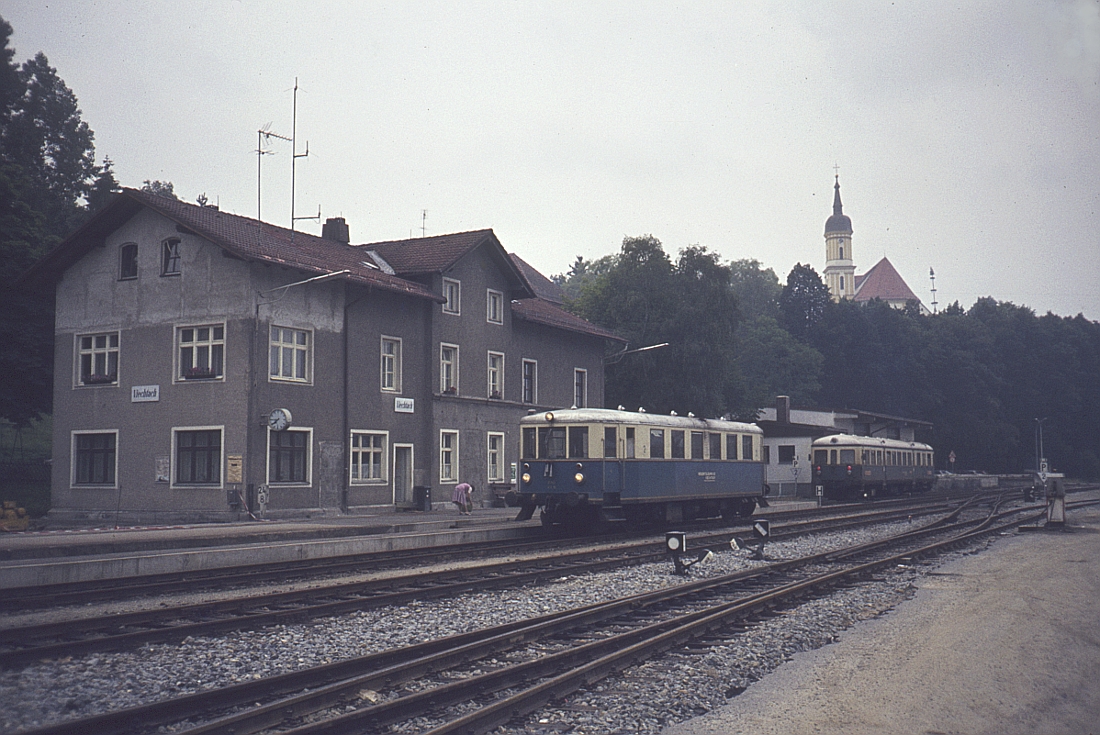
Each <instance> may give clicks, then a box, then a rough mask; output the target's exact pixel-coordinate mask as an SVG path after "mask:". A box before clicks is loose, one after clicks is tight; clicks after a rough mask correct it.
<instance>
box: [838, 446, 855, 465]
mask: <svg viewBox="0 0 1100 735" xmlns="http://www.w3.org/2000/svg"><path fill="white" fill-rule="evenodd" d="M840 463H841V464H855V463H856V450H854V449H841V450H840Z"/></svg>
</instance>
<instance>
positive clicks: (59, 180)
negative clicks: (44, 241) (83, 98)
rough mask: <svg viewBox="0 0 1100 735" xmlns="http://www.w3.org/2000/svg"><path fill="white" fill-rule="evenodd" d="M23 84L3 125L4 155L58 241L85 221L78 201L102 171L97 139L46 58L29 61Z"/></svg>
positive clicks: (21, 77) (40, 56) (22, 73)
mask: <svg viewBox="0 0 1100 735" xmlns="http://www.w3.org/2000/svg"><path fill="white" fill-rule="evenodd" d="M19 80H20V83H21V84H22V86H23V94H22V95H21V96H20V97H19V99H18V100H17V101H16V102H15V104H14V105H13V107H12V111H11V115H10V117H9V118H8V120H7V123H6V125H5V126H4V130H3V143H4V157H5V158H7V159H8V160H9V161H10V162H11V163H12V164H14V165H16V166H19V167H20V168H21V170H22V171H21V173H22V175H23V176H25V177H26V178H27V181H28V183H29V184H30V187H31V189H32V192H33V195H34V196H35V197H36V199H37V207H38V208H40V209H41V210H42V211H43V213H44V214H45V215H46V217H47V226H48V227H49V229H50V233H49V234H50V235H51V239H54V240H56V241H60V239H61V238H63V237H64V236H65V235H67V234H68V233H69V232H70V231H72V230H73V229H74V228H75V227H76V226H77V224H79V223H80V221H81V220H82V219H83V215H84V211H83V209H82V208H81V207H80V203H81V202H82V200H83V199H84V197H85V196H86V195H87V194H88V191H89V190H90V188H91V184H92V182H93V181H94V180H95V178H96V176H97V175H98V173H99V170H98V169H97V167H96V165H95V145H94V143H93V139H94V135H93V134H92V131H91V129H90V128H89V127H88V124H87V123H86V122H84V121H83V120H81V118H80V108H79V107H78V106H77V101H76V95H74V94H73V92H72V90H70V89H69V88H68V87H67V86H65V83H64V82H63V81H61V79H60V78H59V77H58V76H57V70H56V69H54V68H53V67H51V66H50V65H49V62H48V61H47V59H46V56H45V54H42V53H41V52H39V53H38V54H35V56H34V58H33V59H30V60H29V61H27V62H25V63H24V64H23V67H22V68H21V69H20V71H19Z"/></svg>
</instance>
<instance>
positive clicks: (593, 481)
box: [509, 409, 765, 527]
mask: <svg viewBox="0 0 1100 735" xmlns="http://www.w3.org/2000/svg"><path fill="white" fill-rule="evenodd" d="M762 437H763V432H762V431H761V430H760V428H759V427H758V426H756V425H754V424H746V423H740V422H736V421H721V420H716V419H697V418H694V417H690V416H675V415H673V416H662V415H657V414H648V413H642V412H639V413H634V412H630V411H613V410H609V409H570V410H563V411H547V412H540V413H534V414H531V415H529V416H525V417H524V418H523V419H521V420H520V444H521V446H520V472H519V475H520V476H519V478H518V479H519V483H518V487H517V490H516V491H515V492H513V493H512V494H510V496H509V504H510V505H513V506H518V507H521V508H523V510H522V511H521V513H520V516H519V517H520V518H525V517H526V518H530V517H531V516H532V515H533V514H534V511H535V509H536V508H541V509H542V514H541V517H542V521H543V523H544V524H546V525H553V524H564V525H573V526H581V527H584V526H590V525H592V524H595V523H599V522H607V521H627V522H634V523H663V522H679V521H687V520H692V519H695V518H712V517H717V516H723V517H725V518H732V517H737V516H748V515H751V514H752V512H753V511H754V510H755V509H756V506H757V504H764V495H765V489H764V465H763V463H762V462H761V453H762Z"/></svg>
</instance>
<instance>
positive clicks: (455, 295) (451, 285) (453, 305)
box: [443, 278, 462, 314]
mask: <svg viewBox="0 0 1100 735" xmlns="http://www.w3.org/2000/svg"><path fill="white" fill-rule="evenodd" d="M443 298H445V299H446V301H445V302H443V313H444V314H460V313H461V312H462V284H461V283H460V282H458V281H456V280H454V279H452V278H444V279H443Z"/></svg>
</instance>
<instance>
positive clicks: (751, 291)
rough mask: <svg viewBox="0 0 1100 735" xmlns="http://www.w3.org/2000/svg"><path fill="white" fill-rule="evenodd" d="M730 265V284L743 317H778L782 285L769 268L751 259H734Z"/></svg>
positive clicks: (747, 318)
mask: <svg viewBox="0 0 1100 735" xmlns="http://www.w3.org/2000/svg"><path fill="white" fill-rule="evenodd" d="M729 267H730V286H731V288H732V289H733V294H734V296H736V297H737V306H738V309H739V310H740V312H741V316H742V318H743V319H746V320H749V319H755V318H757V317H770V318H772V319H779V297H780V295H782V293H783V286H782V285H781V284H780V283H779V278H778V277H777V276H776V275H775V271H773V270H772V269H771V268H764V267H762V266H761V264H760V261H758V260H753V259H746V260H735V261H732V262H731V263H730V265H729Z"/></svg>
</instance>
